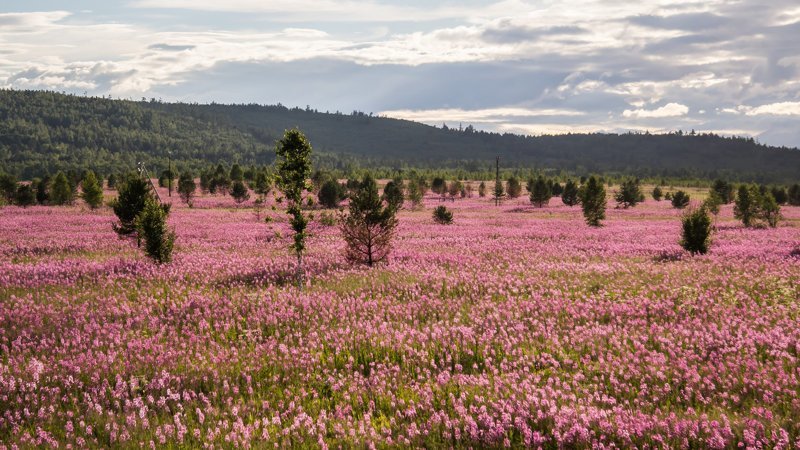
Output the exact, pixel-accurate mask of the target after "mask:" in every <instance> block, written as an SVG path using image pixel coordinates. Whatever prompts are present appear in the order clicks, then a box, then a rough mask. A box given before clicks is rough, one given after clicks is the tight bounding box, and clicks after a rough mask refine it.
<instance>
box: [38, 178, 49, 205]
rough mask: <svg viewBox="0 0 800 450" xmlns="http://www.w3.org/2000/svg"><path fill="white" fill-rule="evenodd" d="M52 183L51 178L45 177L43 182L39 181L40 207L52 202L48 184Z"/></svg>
mask: <svg viewBox="0 0 800 450" xmlns="http://www.w3.org/2000/svg"><path fill="white" fill-rule="evenodd" d="M49 183H50V177H44V178H42V179H41V180H38V181H37V182H36V183H35V184H36V202H37V203H38V204H40V205H46V204H47V202H48V201H50V194H49V190H48V184H49Z"/></svg>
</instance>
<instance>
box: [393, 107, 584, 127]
mask: <svg viewBox="0 0 800 450" xmlns="http://www.w3.org/2000/svg"><path fill="white" fill-rule="evenodd" d="M379 114H380V115H383V116H387V117H394V118H397V119H406V120H413V121H416V122H424V123H434V124H436V123H442V122H464V123H466V124H468V123H474V124H478V123H503V122H507V121H509V120H512V121H513V119H515V118H516V119H519V118H532V117H550V116H564V117H576V116H583V115H584V114H585V113H583V112H581V111H574V110H567V109H528V108H517V107H505V108H487V109H476V110H464V109H430V110H408V109H406V110H395V111H382V112H380V113H379Z"/></svg>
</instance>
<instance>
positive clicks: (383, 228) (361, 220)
mask: <svg viewBox="0 0 800 450" xmlns="http://www.w3.org/2000/svg"><path fill="white" fill-rule="evenodd" d="M395 213H396V210H395V209H394V208H392V207H390V206H389V205H386V206H384V205H383V202H382V201H381V198H380V196H379V195H378V186H377V184H376V183H375V180H373V179H372V177H370V176H369V175H367V176H365V177H364V179H363V181H362V182H361V183H360V187H359V189H358V190H357V191H356V192H355V194H354V195H353V196H352V197H351V198H350V205H349V208H348V212H347V214H346V215H344V216H343V217H342V218H341V220H340V224H341V225H340V229H341V231H342V235H343V236H344V240H345V243H346V251H345V257H346V258H347V260H348V261H350V262H356V263H364V264H367V265H368V266H372V265H373V264H375V263H377V262H380V261H383V260H385V259H386V257H387V256H388V255H389V252H390V251H391V248H392V239H393V238H394V235H395V230H396V229H397V223H398V222H397V217H396V216H395Z"/></svg>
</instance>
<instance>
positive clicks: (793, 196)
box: [786, 183, 800, 206]
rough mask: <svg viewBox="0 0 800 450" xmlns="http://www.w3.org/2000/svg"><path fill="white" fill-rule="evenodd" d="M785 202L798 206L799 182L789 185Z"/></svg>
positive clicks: (799, 202) (799, 204)
mask: <svg viewBox="0 0 800 450" xmlns="http://www.w3.org/2000/svg"><path fill="white" fill-rule="evenodd" d="M786 202H787V203H788V204H790V205H792V206H800V184H797V183H795V184H793V185H791V186H789V190H788V192H787V199H786Z"/></svg>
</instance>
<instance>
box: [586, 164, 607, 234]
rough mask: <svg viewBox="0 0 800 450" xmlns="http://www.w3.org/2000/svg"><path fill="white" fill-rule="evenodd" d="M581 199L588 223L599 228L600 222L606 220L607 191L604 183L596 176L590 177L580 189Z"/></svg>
mask: <svg viewBox="0 0 800 450" xmlns="http://www.w3.org/2000/svg"><path fill="white" fill-rule="evenodd" d="M579 198H580V200H581V208H582V209H583V217H584V218H585V219H586V223H587V224H589V225H590V226H593V227H599V226H600V221H601V220H603V219H605V218H606V190H605V188H604V187H603V183H602V182H600V181H599V180H598V179H597V178H595V177H594V176H591V177H589V180H588V181H587V182H586V184H585V185H584V186H583V187H581V189H580V194H579Z"/></svg>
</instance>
